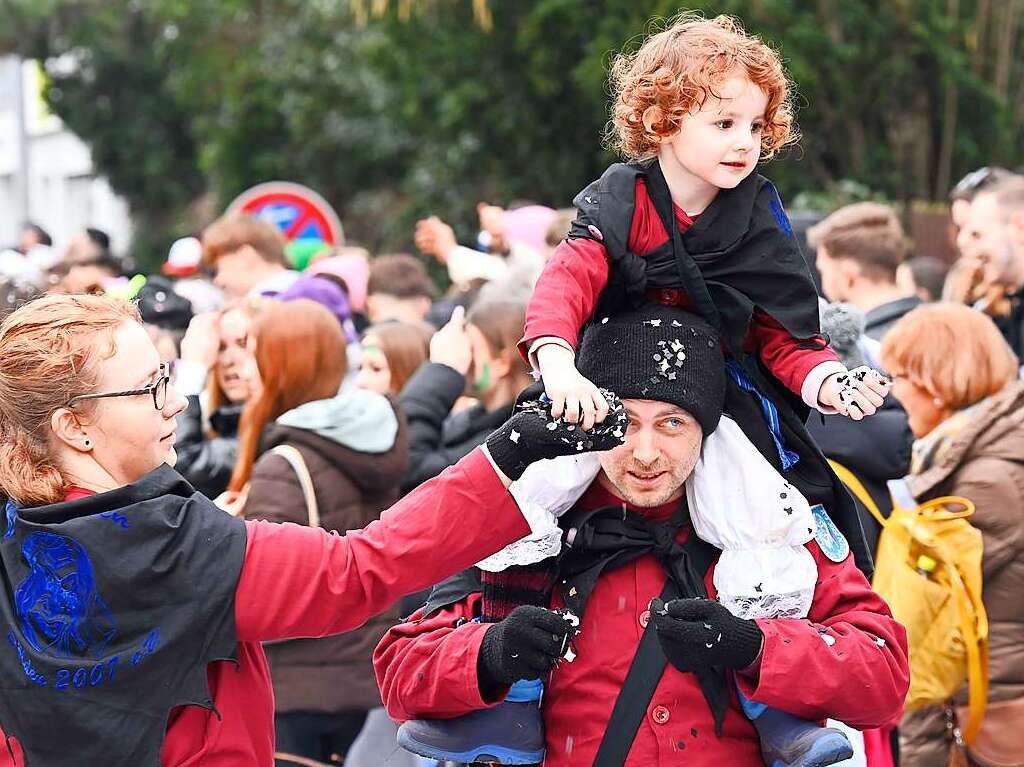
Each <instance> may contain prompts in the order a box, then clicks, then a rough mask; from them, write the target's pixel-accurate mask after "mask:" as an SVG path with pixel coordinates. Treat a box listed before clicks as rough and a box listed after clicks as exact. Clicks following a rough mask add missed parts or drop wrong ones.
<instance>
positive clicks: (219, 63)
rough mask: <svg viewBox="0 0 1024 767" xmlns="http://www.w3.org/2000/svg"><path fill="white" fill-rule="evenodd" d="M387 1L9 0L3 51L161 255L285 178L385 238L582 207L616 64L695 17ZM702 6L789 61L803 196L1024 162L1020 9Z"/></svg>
mask: <svg viewBox="0 0 1024 767" xmlns="http://www.w3.org/2000/svg"><path fill="white" fill-rule="evenodd" d="M388 5H389V8H388V10H387V11H385V12H384V13H383V14H378V15H377V16H375V17H371V18H370V19H369V20H366V21H365V22H363V23H359V22H357V19H356V16H357V15H358V14H359V13H361V12H362V11H365V9H366V8H367V7H377V8H379V4H377V3H365V2H363V3H359V4H357V5H356V6H354V8H355V13H354V12H353V8H352V7H350V6H349V4H348V3H344V2H339V1H338V0H306V2H302V1H301V0H259V2H257V1H256V0H130V2H128V3H121V2H116V3H115V2H113V0H110V1H109V2H103V1H101V0H91V1H90V2H83V1H82V0H0V17H2V18H4V19H5V22H7V21H9V23H5V25H4V27H5V28H4V29H3V30H0V47H6V48H8V49H12V50H15V51H17V52H19V53H21V54H22V55H24V56H30V57H36V58H40V59H42V60H44V61H45V62H47V71H48V72H49V74H50V86H49V88H48V90H47V99H48V101H49V103H50V105H51V107H52V108H53V110H54V111H55V112H56V113H57V114H58V115H59V116H60V117H61V118H62V119H64V120H65V122H66V123H67V124H68V125H69V126H70V127H71V129H72V130H74V131H75V132H76V133H78V134H79V135H80V136H82V137H83V138H84V139H85V140H86V141H87V142H88V143H89V144H90V145H91V147H92V149H93V153H94V158H95V160H96V163H97V166H98V168H99V169H100V171H101V172H103V173H104V174H106V175H107V176H108V177H109V178H110V180H111V183H112V184H113V186H114V188H115V189H116V190H117V191H118V192H119V193H121V194H123V195H125V196H126V197H127V199H128V200H129V203H130V204H131V207H132V210H133V214H134V216H135V219H136V223H137V237H136V243H137V246H139V247H140V248H141V250H140V252H138V253H137V255H138V256H139V257H141V259H142V260H143V261H148V262H149V263H150V264H152V263H154V262H155V260H157V259H158V258H159V255H160V252H161V250H162V248H163V246H164V245H165V244H166V242H167V241H168V240H169V239H170V238H171V237H172V236H175V235H178V234H181V233H183V231H184V230H186V229H189V228H193V227H195V226H196V225H197V223H201V222H199V221H198V220H197V219H196V216H195V213H194V206H192V205H191V203H193V202H195V201H196V200H197V199H199V198H200V197H202V196H203V195H208V196H209V197H210V198H211V199H212V200H213V201H214V205H213V207H214V208H215V209H216V210H220V209H221V208H222V207H223V206H224V205H225V204H226V203H227V202H229V201H230V200H231V199H232V198H233V197H234V196H235V195H236V194H237V193H238V192H240V191H241V190H243V189H245V188H246V187H248V186H250V185H252V184H254V183H257V182H260V181H266V180H269V179H275V178H277V179H287V180H293V181H298V182H300V183H305V184H308V185H310V186H312V187H314V188H316V189H317V190H318V191H320V192H321V193H322V194H324V196H326V197H327V198H328V199H329V200H330V201H331V202H332V203H333V204H334V205H335V206H336V207H337V208H338V209H339V212H340V213H341V215H342V218H343V220H344V221H345V225H346V229H347V231H348V232H349V234H350V236H352V237H354V238H355V239H358V240H360V241H361V242H363V243H364V244H366V245H368V246H369V247H370V248H371V249H374V250H383V249H388V250H391V249H397V248H408V247H410V246H411V243H410V239H411V230H412V223H413V221H414V220H415V219H416V218H417V217H419V216H422V215H426V214H431V213H434V214H438V215H441V216H442V217H445V218H448V219H450V220H452V221H453V223H455V224H456V225H457V228H458V229H459V230H460V233H461V234H462V235H463V236H465V237H467V238H468V237H469V236H470V235H471V233H472V231H473V229H474V225H475V224H474V219H475V204H476V202H477V201H479V200H486V201H489V202H495V203H499V204H507V203H509V202H511V201H514V200H533V201H537V202H542V203H546V204H549V205H553V206H558V207H562V206H566V205H568V204H569V202H570V200H571V198H572V196H573V194H574V193H575V192H576V191H578V190H579V189H580V188H581V187H582V186H584V185H585V184H586V183H587V182H588V181H589V180H590V179H592V178H593V177H594V176H596V175H597V174H599V173H600V171H601V169H602V168H603V167H604V166H605V164H607V162H609V161H610V160H611V159H612V157H611V156H610V155H609V154H608V153H607V152H606V151H605V150H604V148H603V146H602V136H603V133H604V129H605V124H606V120H607V110H608V104H609V100H610V96H609V94H608V92H607V84H606V72H607V66H608V63H609V60H610V57H611V55H613V53H614V52H616V51H619V50H621V49H622V48H623V46H630V45H636V44H637V43H638V42H639V40H640V39H642V35H643V34H645V33H646V32H648V31H650V29H651V28H652V22H651V19H652V17H669V16H671V15H672V14H674V13H676V12H677V11H678V10H680V8H679V6H678V5H677V4H676V3H675V2H670V1H669V0H642V1H638V0H522V1H521V2H520V1H518V0H517V2H498V1H497V0H492V1H491V2H490V3H489V4H487V7H488V8H489V10H490V13H491V15H492V16H493V26H490V27H487V26H486V25H481V24H480V23H479V18H480V13H479V7H478V6H479V2H476V3H474V2H473V0H422V1H421V2H411V0H410V2H396V3H391V4H388ZM390 6H393V7H390ZM475 6H477V7H476V9H475V10H476V13H474V7H475ZM690 7H691V8H693V9H696V10H701V11H703V12H705V13H707V14H709V15H713V14H715V13H720V12H726V13H732V14H735V15H737V16H738V17H740V18H741V19H742V20H743V22H744V24H745V26H746V27H747V28H748V29H749V30H751V31H753V32H756V33H758V34H760V35H761V36H762V37H763V38H764V39H765V40H767V41H768V42H770V43H771V44H772V45H774V46H776V47H777V48H778V49H779V50H780V51H781V53H782V55H783V57H784V58H785V60H786V63H787V67H788V69H789V71H790V74H791V76H792V78H793V79H794V81H795V82H796V83H797V88H798V96H797V104H798V107H799V112H798V119H799V125H800V129H801V132H802V135H803V139H802V141H801V143H800V145H799V146H798V147H795V148H794V149H792V150H790V151H788V152H787V153H786V154H784V155H783V156H782V157H780V158H778V159H776V160H774V161H772V162H771V163H770V164H768V165H767V166H766V169H765V171H764V172H766V173H767V174H769V175H771V176H772V178H773V179H774V180H775V181H776V182H777V184H778V185H779V187H780V189H781V191H782V193H783V195H784V196H786V197H787V199H794V198H796V196H797V195H798V194H800V193H803V194H802V195H801V197H800V198H799V200H800V201H806V202H807V203H808V204H811V203H813V204H827V202H828V201H829V200H836V199H847V198H857V199H860V198H863V197H867V196H871V197H879V196H881V197H885V198H888V199H892V200H896V201H909V200H911V199H932V200H934V199H942V198H943V196H944V194H945V191H946V189H947V188H948V186H949V185H950V184H951V183H953V182H954V181H955V180H956V179H957V178H959V177H960V176H961V175H962V174H963V173H965V172H967V171H968V170H970V169H972V168H974V167H977V166H979V165H983V164H1003V165H1010V166H1015V165H1018V164H1020V163H1021V161H1022V159H1021V147H1022V145H1024V55H1022V52H1024V31H1022V30H1024V0H1002V2H1000V3H987V4H982V3H976V2H972V0H885V1H883V0H849V1H847V0H842V1H840V0H817V2H815V3H807V2H801V1H800V0H718V1H717V2H710V1H708V2H693V3H691V5H690ZM408 8H411V9H412V12H411V13H406V12H405V11H406V10H407V9H408ZM979 13H981V14H982V15H981V16H979ZM653 23H654V24H657V22H653ZM840 182H843V183H840Z"/></svg>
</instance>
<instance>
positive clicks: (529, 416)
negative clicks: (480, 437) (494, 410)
mask: <svg viewBox="0 0 1024 767" xmlns="http://www.w3.org/2000/svg"><path fill="white" fill-rule="evenodd" d="M542 392H543V387H541V386H537V387H530V389H527V390H526V392H524V395H528V394H531V393H535V394H536V395H540V394H541V393H542ZM601 394H602V395H603V396H604V398H605V401H607V403H608V415H607V416H606V417H605V419H604V420H603V421H602V422H601V423H598V424H594V427H593V428H592V429H591V430H590V431H583V429H581V428H580V426H579V424H574V423H568V422H567V421H563V420H561V419H559V420H557V421H555V420H552V418H551V403H550V402H548V401H547V399H546V398H544V399H540V398H538V399H527V400H525V401H524V400H523V395H521V396H520V399H519V401H517V402H516V407H515V410H514V411H513V413H512V417H511V418H509V419H508V421H506V422H505V424H504V425H503V426H501V427H500V428H499V429H498V430H497V431H495V432H494V433H493V434H491V436H489V437H488V438H487V451H488V452H489V453H490V454H491V458H492V459H493V460H494V463H495V465H496V466H497V467H498V468H499V469H501V471H502V473H504V474H505V476H506V477H508V478H509V479H512V480H516V479H519V478H520V477H521V476H523V472H524V471H526V467H528V466H529V465H530V464H531V463H534V462H536V461H540V460H542V459H544V458H557V457H558V456H560V455H572V454H574V453H583V452H587V451H590V450H611V449H612V448H614V447H618V446H619V445H621V444H622V443H623V442H625V441H626V428H627V427H628V426H629V415H628V414H627V413H626V410H625V408H623V406H622V402H621V401H620V400H619V398H618V397H616V396H615V395H614V394H612V393H611V392H610V391H608V390H606V389H601Z"/></svg>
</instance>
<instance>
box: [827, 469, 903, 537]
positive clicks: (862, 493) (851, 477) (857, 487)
mask: <svg viewBox="0 0 1024 767" xmlns="http://www.w3.org/2000/svg"><path fill="white" fill-rule="evenodd" d="M828 463H829V466H831V467H832V470H833V471H834V472H835V473H836V476H837V477H839V479H841V480H842V481H843V484H844V485H846V489H847V490H849V491H850V492H851V493H853V495H854V497H855V498H856V499H857V500H858V501H860V502H861V503H863V504H864V508H866V509H867V510H868V511H870V512H871V516H873V517H874V518H875V519H876V520H877V521H878V524H880V525H881V526H882V529H883V530H884V529H885V527H886V525H888V524H889V520H888V519H886V518H885V517H884V516H883V515H882V511H881V509H879V508H878V504H877V503H875V500H874V498H872V497H871V494H870V493H869V492H868V490H867V488H866V487H864V483H862V482H861V481H860V480H859V479H857V476H856V475H855V474H854V473H853V472H852V471H850V470H849V469H847V468H846V467H845V466H843V465H842V464H841V463H839V461H833V460H832V459H831V458H829V459H828Z"/></svg>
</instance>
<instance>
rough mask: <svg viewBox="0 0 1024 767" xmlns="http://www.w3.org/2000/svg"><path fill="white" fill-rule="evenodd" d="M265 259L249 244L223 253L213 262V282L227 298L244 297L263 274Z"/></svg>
mask: <svg viewBox="0 0 1024 767" xmlns="http://www.w3.org/2000/svg"><path fill="white" fill-rule="evenodd" d="M266 263H267V262H266V261H264V260H263V258H262V257H261V256H260V254H259V253H257V252H256V249H255V248H253V247H252V246H251V245H243V246H242V247H240V248H239V249H238V250H233V251H231V252H230V253H225V254H223V255H222V256H221V257H220V258H218V259H217V260H216V261H215V262H214V264H213V273H214V276H213V282H214V284H215V285H216V286H217V287H218V288H220V289H221V290H223V291H224V293H225V295H227V297H228V298H245V296H247V295H248V294H249V291H250V290H252V289H253V288H254V287H256V285H258V284H259V282H260V280H261V279H263V277H264V276H265V271H266Z"/></svg>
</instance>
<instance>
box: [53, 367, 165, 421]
mask: <svg viewBox="0 0 1024 767" xmlns="http://www.w3.org/2000/svg"><path fill="white" fill-rule="evenodd" d="M156 375H157V378H156V381H155V382H154V383H152V384H150V385H149V386H146V387H145V388H142V389H129V390H128V391H111V392H104V393H102V394H79V395H78V396H75V397H72V398H71V399H69V400H68V401H67V402H66V403H65V405H64V407H74V406H75V403H76V402H78V401H80V400H84V399H105V398H107V397H138V396H141V395H143V394H149V395H151V396H152V397H153V407H155V408H156V409H157V410H163V409H164V405H165V404H167V386H168V384H170V382H171V366H170V365H169V364H168V363H166V362H161V363H160V367H159V368H157V374H156Z"/></svg>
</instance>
